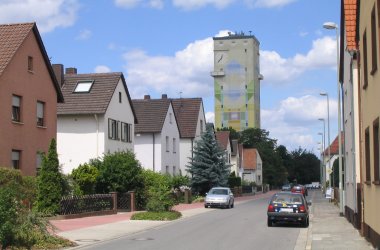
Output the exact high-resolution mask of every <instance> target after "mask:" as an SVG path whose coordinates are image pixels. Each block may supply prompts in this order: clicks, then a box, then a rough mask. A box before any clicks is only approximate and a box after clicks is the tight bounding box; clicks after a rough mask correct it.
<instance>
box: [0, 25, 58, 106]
mask: <svg viewBox="0 0 380 250" xmlns="http://www.w3.org/2000/svg"><path fill="white" fill-rule="evenodd" d="M31 31H33V33H34V36H35V37H36V40H37V43H38V46H39V48H40V51H41V53H42V57H43V59H44V61H45V64H46V67H47V69H48V71H49V75H50V77H51V79H52V82H53V84H54V88H55V90H56V93H57V101H58V102H63V96H62V93H61V89H60V87H59V85H58V82H57V79H56V78H55V75H54V72H53V69H52V67H51V64H50V60H49V57H48V55H47V53H46V50H45V46H44V44H43V42H42V39H41V36H40V33H39V32H38V29H37V26H36V23H16V24H3V25H0V75H2V74H3V72H4V70H5V68H6V67H7V66H8V64H9V63H10V62H11V60H12V59H13V57H14V55H15V54H16V52H17V50H18V49H19V47H20V46H21V45H22V43H23V42H24V40H25V38H26V37H27V36H28V34H29V33H30V32H31Z"/></svg>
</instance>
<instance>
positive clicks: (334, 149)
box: [325, 132, 344, 156]
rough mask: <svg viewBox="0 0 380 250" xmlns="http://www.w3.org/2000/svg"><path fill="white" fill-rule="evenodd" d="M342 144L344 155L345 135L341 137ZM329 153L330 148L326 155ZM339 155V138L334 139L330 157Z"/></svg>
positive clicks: (327, 149) (342, 134)
mask: <svg viewBox="0 0 380 250" xmlns="http://www.w3.org/2000/svg"><path fill="white" fill-rule="evenodd" d="M340 140H341V143H342V153H343V144H344V133H343V132H342V133H341V137H340ZM328 153H329V148H326V150H325V155H326V156H327V155H328ZM338 153H339V144H338V136H336V138H335V139H334V141H333V142H332V143H331V146H330V155H337V154H338Z"/></svg>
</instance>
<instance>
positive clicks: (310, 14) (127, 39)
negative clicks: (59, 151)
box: [0, 0, 340, 153]
mask: <svg viewBox="0 0 380 250" xmlns="http://www.w3.org/2000/svg"><path fill="white" fill-rule="evenodd" d="M339 20H340V1H339V0H319V1H310V0H0V22H1V23H15V22H31V21H36V22H37V26H38V28H39V30H40V32H41V35H42V39H43V42H44V44H45V47H46V50H47V52H48V55H49V57H50V58H51V62H52V63H62V64H63V65H64V66H65V67H76V68H77V69H78V73H93V72H110V71H112V72H113V71H117V72H119V71H121V72H123V73H124V75H125V77H126V81H127V85H128V88H129V91H130V94H131V96H132V98H142V97H143V95H144V94H150V95H151V97H153V98H159V97H161V94H168V96H169V97H172V98H177V97H179V96H180V95H181V96H182V97H202V98H203V100H204V104H205V112H206V113H207V115H206V116H207V119H208V120H209V121H213V113H214V110H213V109H214V98H213V78H212V77H211V76H210V71H212V69H213V47H212V37H214V36H217V35H223V34H226V33H227V32H228V31H232V32H235V31H237V32H241V31H243V32H245V33H246V34H249V31H251V32H252V34H253V35H255V36H256V38H257V39H258V40H259V41H260V68H261V73H262V74H263V75H264V80H263V81H262V82H261V123H262V128H263V129H266V130H268V131H269V133H270V137H272V138H275V139H278V144H283V145H285V146H286V147H287V148H288V149H289V150H293V149H296V148H298V147H302V148H306V149H308V150H312V151H314V152H316V153H317V152H318V151H317V148H318V147H319V146H318V145H317V142H320V141H321V136H320V135H318V132H323V123H322V122H321V121H318V118H326V139H327V101H326V97H323V96H320V95H319V93H320V92H327V93H328V94H329V97H330V139H331V141H332V140H333V139H334V138H335V136H336V135H337V110H338V109H337V101H336V99H337V77H336V35H335V31H332V30H326V29H323V27H322V25H323V23H324V22H326V21H332V22H335V23H337V24H338V25H339ZM180 93H181V94H180Z"/></svg>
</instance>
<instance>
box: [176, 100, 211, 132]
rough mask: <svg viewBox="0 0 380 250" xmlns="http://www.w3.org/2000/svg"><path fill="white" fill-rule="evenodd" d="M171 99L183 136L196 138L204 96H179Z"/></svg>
mask: <svg viewBox="0 0 380 250" xmlns="http://www.w3.org/2000/svg"><path fill="white" fill-rule="evenodd" d="M171 101H172V104H173V109H174V113H175V116H176V119H177V122H178V127H179V133H180V136H181V138H195V133H196V131H197V124H198V117H199V111H200V109H201V104H202V98H179V99H171ZM203 122H206V121H203Z"/></svg>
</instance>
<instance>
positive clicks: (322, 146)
mask: <svg viewBox="0 0 380 250" xmlns="http://www.w3.org/2000/svg"><path fill="white" fill-rule="evenodd" d="M318 135H320V136H321V137H322V143H321V159H322V160H321V173H320V175H321V180H320V182H321V185H322V187H323V185H324V183H325V181H324V180H325V178H324V171H323V169H324V167H325V134H324V133H321V132H319V133H318ZM323 190H324V189H323Z"/></svg>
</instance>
